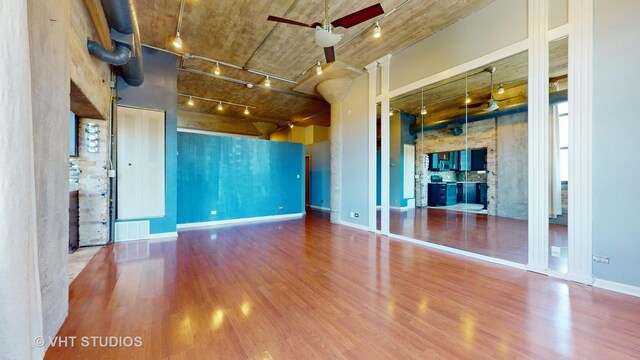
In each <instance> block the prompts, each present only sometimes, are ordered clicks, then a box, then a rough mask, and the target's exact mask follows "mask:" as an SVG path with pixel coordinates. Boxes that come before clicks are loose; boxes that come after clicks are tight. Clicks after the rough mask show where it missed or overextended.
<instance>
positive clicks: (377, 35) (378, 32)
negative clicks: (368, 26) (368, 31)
mask: <svg viewBox="0 0 640 360" xmlns="http://www.w3.org/2000/svg"><path fill="white" fill-rule="evenodd" d="M380 36H382V29H380V24H379V23H378V22H377V21H376V26H375V27H374V28H373V38H374V39H378V38H380Z"/></svg>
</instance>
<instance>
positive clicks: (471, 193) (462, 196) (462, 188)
mask: <svg viewBox="0 0 640 360" xmlns="http://www.w3.org/2000/svg"><path fill="white" fill-rule="evenodd" d="M476 184H477V183H473V182H459V183H458V196H457V200H458V202H459V203H466V204H475V203H477V202H478V200H477V187H476Z"/></svg>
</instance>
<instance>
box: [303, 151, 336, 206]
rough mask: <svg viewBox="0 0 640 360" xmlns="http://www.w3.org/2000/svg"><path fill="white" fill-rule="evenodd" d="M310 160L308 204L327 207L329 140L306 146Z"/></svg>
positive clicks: (328, 203)
mask: <svg viewBox="0 0 640 360" xmlns="http://www.w3.org/2000/svg"><path fill="white" fill-rule="evenodd" d="M306 151H307V155H309V157H310V160H311V169H310V171H309V173H310V176H309V180H310V181H309V187H310V191H309V192H310V194H309V195H310V196H309V197H310V199H309V202H310V205H311V206H319V207H323V208H329V206H330V197H331V194H330V193H331V191H330V190H331V173H330V171H331V142H330V141H323V142H319V143H315V144H312V145H307V146H306Z"/></svg>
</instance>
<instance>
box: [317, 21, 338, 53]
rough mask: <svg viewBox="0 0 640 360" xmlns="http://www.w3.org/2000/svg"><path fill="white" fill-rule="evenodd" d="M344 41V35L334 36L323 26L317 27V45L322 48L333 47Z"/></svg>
mask: <svg viewBox="0 0 640 360" xmlns="http://www.w3.org/2000/svg"><path fill="white" fill-rule="evenodd" d="M340 40H342V34H334V33H331V32H329V31H327V30H325V29H323V28H322V27H321V26H316V44H318V46H320V47H323V48H325V47H332V46H334V45H335V44H337V43H339V42H340Z"/></svg>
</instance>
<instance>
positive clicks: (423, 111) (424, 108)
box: [420, 105, 427, 115]
mask: <svg viewBox="0 0 640 360" xmlns="http://www.w3.org/2000/svg"><path fill="white" fill-rule="evenodd" d="M420 115H427V107H426V106H424V105H422V108H421V109H420Z"/></svg>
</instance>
